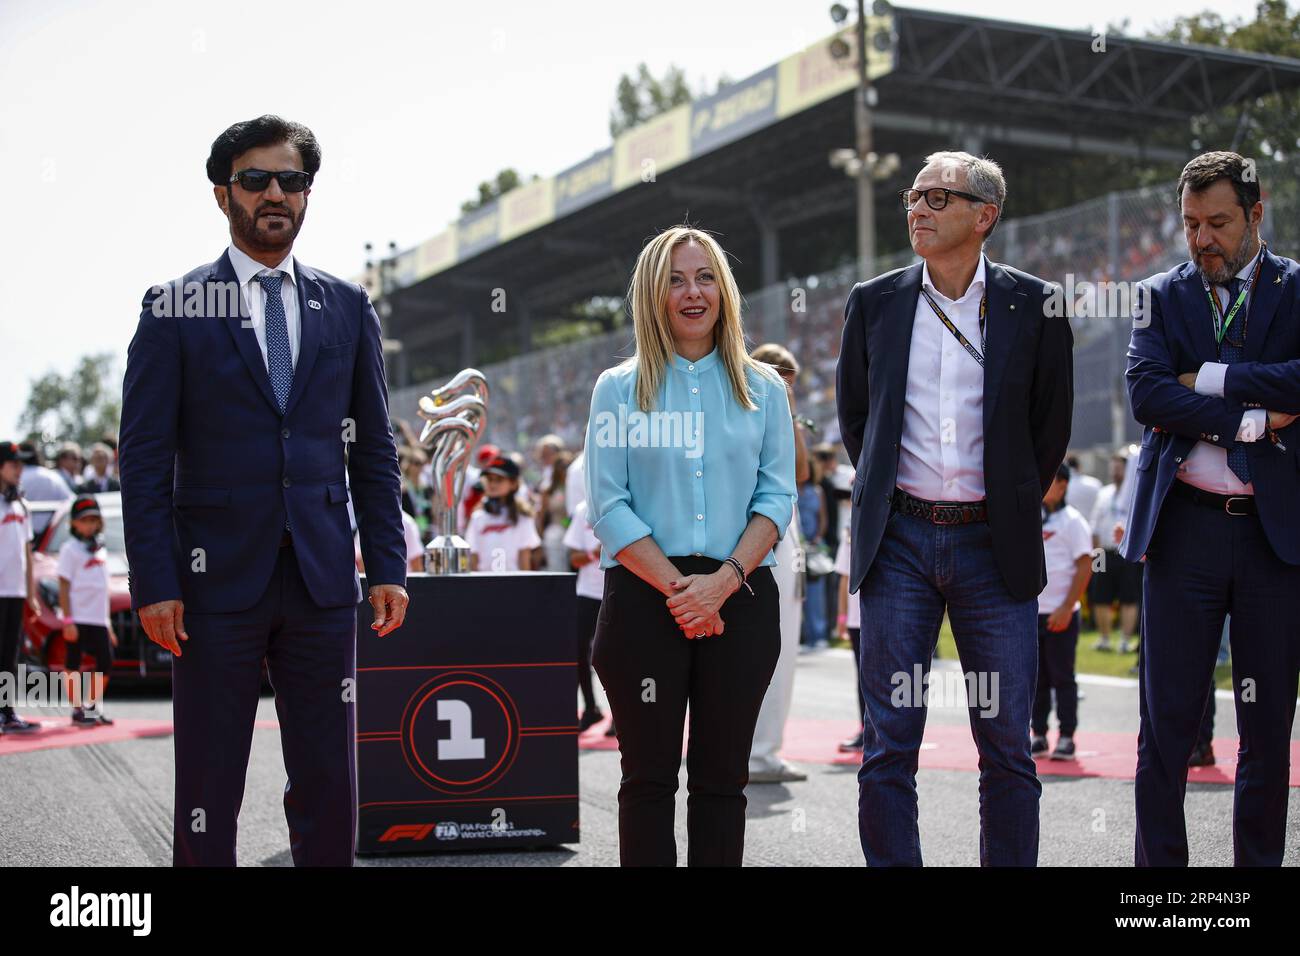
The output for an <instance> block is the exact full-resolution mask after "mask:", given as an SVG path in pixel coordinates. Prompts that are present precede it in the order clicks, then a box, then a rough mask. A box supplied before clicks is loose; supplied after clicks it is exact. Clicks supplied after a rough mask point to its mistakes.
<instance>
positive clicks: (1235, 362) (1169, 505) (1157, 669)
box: [1120, 152, 1300, 866]
mask: <svg viewBox="0 0 1300 956" xmlns="http://www.w3.org/2000/svg"><path fill="white" fill-rule="evenodd" d="M1178 197H1179V204H1180V207H1181V211H1182V219H1183V227H1184V232H1185V235H1186V239H1187V249H1188V252H1189V254H1190V255H1191V257H1192V258H1191V261H1189V262H1184V263H1183V264H1182V265H1180V266H1178V267H1176V268H1174V269H1171V270H1170V271H1169V272H1166V273H1164V274H1162V275H1158V276H1155V277H1153V278H1151V279H1149V280H1147V281H1146V282H1145V283H1144V284H1143V286H1142V287H1141V290H1140V301H1139V302H1138V307H1137V309H1136V311H1135V317H1134V323H1133V335H1132V339H1131V340H1130V344H1129V352H1128V389H1129V398H1130V399H1131V401H1132V404H1133V416H1134V417H1135V418H1136V419H1137V420H1138V421H1139V422H1141V423H1142V424H1143V425H1144V426H1145V428H1144V430H1143V434H1142V447H1141V450H1140V452H1139V454H1138V458H1137V463H1136V470H1137V483H1136V486H1135V491H1134V495H1133V503H1132V507H1131V511H1130V514H1129V520H1128V522H1127V524H1126V533H1125V536H1124V540H1123V541H1122V542H1121V543H1120V552H1121V554H1123V556H1124V557H1125V558H1127V559H1128V560H1130V561H1137V560H1140V559H1142V558H1143V556H1144V555H1145V558H1146V562H1145V573H1144V576H1143V592H1142V596H1143V606H1142V647H1141V652H1140V654H1139V658H1140V661H1139V665H1140V675H1141V676H1140V679H1139V685H1140V691H1139V692H1140V695H1141V706H1140V712H1141V729H1140V733H1139V736H1138V766H1137V777H1136V780H1135V782H1134V799H1135V802H1136V804H1137V843H1136V862H1137V863H1138V865H1140V866H1142V865H1147V866H1186V865H1187V859H1188V853H1187V828H1186V824H1185V821H1184V818H1183V797H1184V794H1185V793H1186V790H1187V761H1188V758H1189V757H1190V756H1191V754H1192V750H1193V747H1194V746H1195V744H1196V736H1197V728H1198V726H1199V725H1200V723H1201V718H1202V715H1203V712H1204V711H1205V705H1206V700H1207V699H1208V695H1209V693H1210V691H1211V687H1212V681H1213V675H1214V664H1215V657H1216V655H1217V653H1218V649H1219V642H1220V638H1221V635H1222V633H1223V620H1224V616H1225V615H1226V614H1231V616H1232V622H1231V625H1230V640H1231V642H1232V673H1233V691H1234V695H1235V697H1236V702H1237V703H1236V706H1237V726H1238V729H1239V732H1240V735H1241V743H1240V746H1239V749H1238V753H1237V784H1236V795H1235V801H1234V810H1233V827H1232V832H1233V856H1234V859H1235V860H1236V862H1237V864H1238V865H1254V866H1259V865H1271V866H1278V865H1280V864H1281V862H1282V854H1283V849H1284V846H1285V841H1286V813H1287V799H1288V788H1287V787H1288V776H1289V773H1288V768H1289V763H1290V743H1291V741H1290V736H1291V725H1292V722H1293V720H1294V718H1295V707H1296V682H1297V679H1300V625H1297V617H1298V616H1300V427H1296V426H1295V425H1294V422H1295V420H1296V415H1297V413H1300V266H1297V264H1296V263H1295V262H1294V261H1293V260H1291V259H1284V258H1282V257H1280V256H1277V255H1274V254H1273V253H1272V252H1270V251H1268V249H1267V248H1266V247H1265V246H1264V245H1263V244H1262V243H1261V242H1260V237H1259V226H1260V221H1261V219H1262V217H1263V214H1264V205H1263V203H1262V202H1260V184H1259V181H1258V179H1257V178H1256V176H1255V175H1254V166H1253V164H1250V163H1248V162H1247V161H1246V160H1245V159H1243V158H1242V157H1241V156H1238V155H1237V154H1236V153H1229V152H1210V153H1204V154H1202V155H1200V156H1198V157H1196V158H1195V159H1193V160H1192V161H1191V162H1190V163H1188V164H1187V166H1186V167H1185V168H1184V169H1183V173H1182V176H1181V177H1180V179H1179V181H1178Z"/></svg>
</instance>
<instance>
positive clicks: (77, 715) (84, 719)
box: [72, 707, 99, 727]
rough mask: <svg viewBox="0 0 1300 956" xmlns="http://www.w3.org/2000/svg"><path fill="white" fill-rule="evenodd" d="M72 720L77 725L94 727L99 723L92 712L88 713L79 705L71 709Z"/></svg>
mask: <svg viewBox="0 0 1300 956" xmlns="http://www.w3.org/2000/svg"><path fill="white" fill-rule="evenodd" d="M72 722H73V723H74V724H76V725H77V726H78V727H94V726H96V725H97V724H98V723H99V721H98V720H96V719H95V715H94V714H88V713H86V712H85V711H84V710H82V709H81V708H80V707H74V708H73V709H72Z"/></svg>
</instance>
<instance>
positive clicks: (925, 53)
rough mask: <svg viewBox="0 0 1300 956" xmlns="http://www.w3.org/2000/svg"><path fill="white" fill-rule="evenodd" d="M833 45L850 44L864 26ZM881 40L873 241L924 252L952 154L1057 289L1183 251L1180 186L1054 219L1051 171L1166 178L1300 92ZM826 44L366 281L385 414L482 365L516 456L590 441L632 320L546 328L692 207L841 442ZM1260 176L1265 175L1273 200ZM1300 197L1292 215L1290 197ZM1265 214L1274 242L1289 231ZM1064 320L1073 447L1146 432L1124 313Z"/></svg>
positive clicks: (927, 32) (1075, 37)
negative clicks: (906, 203) (933, 157)
mask: <svg viewBox="0 0 1300 956" xmlns="http://www.w3.org/2000/svg"><path fill="white" fill-rule="evenodd" d="M840 35H841V36H843V38H844V39H845V40H847V41H848V42H850V43H852V42H853V38H854V35H853V31H852V29H851V28H849V29H848V30H846V31H844V32H843V33H841V34H840ZM868 37H869V42H870V43H871V45H870V47H869V56H868V62H869V74H870V76H871V78H872V83H873V86H874V88H875V89H876V91H877V94H878V102H877V106H876V108H875V109H874V110H873V125H874V129H875V145H876V149H877V150H878V151H880V152H893V153H897V154H898V156H899V157H900V160H901V166H900V169H899V171H898V172H897V173H896V174H894V175H893V176H891V177H887V178H885V179H883V180H881V181H880V182H879V183H878V184H877V187H876V200H877V208H878V210H879V212H878V215H877V246H878V248H882V249H895V250H899V249H901V250H902V251H900V252H898V253H896V254H894V255H892V256H890V255H885V256H881V257H879V258H878V261H877V263H876V271H878V272H879V271H884V270H886V269H888V268H893V267H896V266H898V265H903V264H906V263H907V262H909V261H911V254H910V250H908V249H906V235H905V230H904V226H903V216H902V214H901V211H897V212H896V206H897V199H896V194H897V191H898V190H899V189H901V188H903V187H904V186H906V185H909V184H910V182H911V178H912V176H913V175H914V172H915V169H916V168H917V167H918V166H919V164H920V160H921V157H923V156H924V155H925V154H926V153H928V152H931V151H933V150H935V149H941V148H953V147H956V148H963V149H967V150H969V151H971V152H980V153H985V152H986V153H988V154H990V155H992V156H993V157H994V158H996V159H997V160H998V161H999V162H1000V163H1001V164H1002V165H1003V167H1004V169H1005V170H1006V173H1007V177H1008V182H1009V185H1010V198H1009V201H1008V209H1007V220H1006V221H1005V222H1004V223H1003V224H1002V225H1001V226H1000V227H999V229H998V232H997V233H996V234H995V236H994V238H993V241H992V242H991V243H990V250H989V252H990V255H992V256H993V257H994V258H995V259H1003V260H1005V261H1009V262H1012V263H1014V264H1015V265H1017V266H1018V267H1020V268H1024V269H1027V270H1029V271H1032V272H1035V273H1036V274H1039V275H1042V276H1043V277H1045V278H1048V279H1052V280H1054V281H1060V282H1065V281H1066V278H1067V275H1068V274H1073V276H1074V277H1075V278H1076V279H1088V280H1090V281H1097V280H1100V279H1106V280H1121V279H1126V280H1132V279H1140V278H1145V277H1146V276H1148V275H1150V274H1152V273H1153V272H1156V271H1160V270H1162V269H1166V268H1169V267H1170V266H1171V265H1173V264H1174V263H1176V262H1178V261H1181V260H1182V259H1184V258H1186V256H1185V249H1184V248H1183V246H1182V238H1181V231H1180V229H1179V223H1178V218H1177V211H1176V209H1175V208H1174V206H1173V204H1172V191H1171V189H1168V188H1166V189H1159V190H1145V191H1143V190H1137V191H1127V192H1119V191H1116V192H1113V193H1111V194H1108V195H1107V196H1104V197H1101V198H1096V199H1091V200H1089V201H1087V202H1082V203H1080V204H1078V205H1075V206H1071V207H1070V208H1068V209H1059V210H1047V209H1045V208H1044V205H1045V200H1044V199H1043V197H1042V195H1041V193H1042V192H1043V191H1042V190H1041V188H1040V187H1041V184H1042V183H1043V182H1044V180H1045V174H1044V170H1050V171H1051V174H1050V175H1052V176H1055V177H1059V176H1062V175H1068V170H1069V169H1070V164H1071V163H1072V162H1074V161H1077V160H1078V159H1079V158H1080V157H1093V158H1095V160H1096V162H1098V163H1107V162H1111V161H1112V160H1113V159H1115V158H1120V159H1122V160H1124V162H1125V166H1124V167H1123V168H1124V169H1126V170H1129V171H1131V170H1132V169H1133V168H1134V167H1135V166H1136V167H1138V168H1143V169H1148V170H1151V171H1153V172H1155V173H1158V174H1160V175H1163V176H1167V177H1170V179H1171V181H1172V178H1173V177H1174V176H1176V172H1177V170H1178V168H1179V167H1180V166H1181V165H1182V163H1184V162H1185V161H1186V160H1187V159H1188V158H1190V156H1191V155H1192V154H1193V153H1194V152H1195V150H1193V149H1192V148H1191V147H1190V145H1189V144H1190V141H1191V139H1192V137H1191V135H1190V132H1189V130H1190V124H1191V123H1192V121H1193V119H1194V118H1195V117H1197V116H1200V115H1203V114H1205V113H1208V112H1211V111H1214V110H1218V109H1221V108H1224V107H1228V106H1232V105H1233V104H1238V103H1248V102H1250V101H1252V100H1253V99H1254V98H1256V97H1258V96H1261V95H1264V94H1267V93H1271V92H1275V91H1278V90H1283V89H1290V88H1295V87H1297V86H1300V61H1295V60H1289V59H1285V58H1280V57H1270V56H1262V55H1254V54H1245V53H1239V52H1235V51H1228V50H1223V49H1219V48H1209V47H1196V46H1188V45H1179V44H1171V43H1159V42H1153V41H1146V40H1134V39H1129V38H1124V37H1115V36H1112V37H1108V38H1107V52H1105V53H1104V54H1102V53H1096V52H1094V49H1093V47H1094V37H1093V36H1092V35H1091V34H1088V33H1083V32H1077V31H1067V30H1058V29H1052V28H1046V27H1040V26H1034V25H1028V24H1018V23H1007V22H1003V21H995V20H988V19H982V18H977V17H968V16H960V15H953V14H943V13H933V12H929V11H922V10H914V9H904V8H893V9H891V10H889V11H888V12H887V13H886V14H885V15H883V16H875V17H872V18H870V22H869V25H868ZM829 39H830V38H829V37H828V38H827V40H826V41H822V42H819V43H817V44H813V45H812V46H810V47H808V48H807V49H805V50H802V51H799V52H797V53H795V54H792V55H791V56H789V57H787V58H785V59H784V60H782V61H781V62H780V63H777V64H773V65H772V66H770V67H768V68H766V69H764V70H762V71H760V72H758V73H756V74H754V75H753V76H751V77H748V78H746V79H743V80H740V81H738V82H736V83H734V84H731V85H729V86H726V87H724V88H722V89H721V90H719V91H718V92H717V93H716V94H715V95H713V96H710V97H707V98H704V99H701V100H697V101H695V102H693V103H690V104H687V105H684V106H681V107H677V108H676V109H674V110H672V111H670V112H668V113H666V114H663V115H661V116H659V117H656V118H654V119H652V120H650V121H648V122H647V123H645V124H642V125H641V126H638V127H635V128H634V129H632V130H629V131H628V132H626V133H624V134H623V135H622V136H620V137H618V138H617V139H616V141H615V142H614V143H613V144H612V145H611V146H610V147H609V148H607V149H605V150H602V151H601V152H598V153H596V154H595V155H593V156H591V157H589V158H587V159H585V160H583V161H582V162H580V163H577V164H575V165H574V166H572V167H570V168H569V169H566V170H564V171H562V172H560V173H559V174H557V175H555V176H553V177H547V178H545V179H541V180H538V181H536V182H533V183H529V184H527V185H524V186H521V187H519V188H518V189H516V190H513V191H512V192H510V193H507V194H506V195H505V196H503V197H502V198H501V199H499V200H498V201H496V202H494V203H492V204H490V205H489V206H487V207H485V208H483V209H481V210H478V211H476V212H474V213H472V214H470V215H467V216H465V217H464V218H462V219H461V220H459V221H458V222H456V223H454V224H452V225H451V226H449V227H448V228H447V229H445V230H443V231H442V232H440V233H438V234H437V235H435V236H433V237H431V238H430V239H428V240H426V241H425V242H423V243H420V244H419V245H417V246H416V247H414V248H412V249H408V250H404V251H402V252H400V253H398V254H397V255H395V256H393V257H392V258H391V259H389V260H387V261H385V262H384V263H381V264H378V265H376V267H375V268H374V269H372V270H370V272H369V273H368V274H367V275H366V276H365V277H364V279H365V281H366V282H367V284H368V286H369V287H370V289H371V291H372V294H373V295H375V297H376V299H377V300H378V301H379V303H380V312H381V315H382V316H383V321H384V324H385V329H384V331H385V337H386V338H387V339H388V340H389V341H390V343H393V344H394V345H396V344H398V343H400V348H397V349H395V350H394V351H393V352H392V353H391V354H390V356H389V377H390V389H391V395H392V401H391V406H392V411H393V414H394V416H395V417H404V418H410V417H413V415H414V408H415V400H416V398H417V397H418V396H419V395H420V394H422V393H424V392H425V391H427V390H428V389H429V388H431V387H433V386H435V385H437V384H440V383H441V381H444V380H445V379H446V378H447V377H448V376H450V375H451V374H453V373H454V372H455V371H456V370H458V369H460V368H463V367H465V366H469V365H475V366H477V367H479V368H480V369H482V370H483V371H484V372H485V373H486V374H487V376H488V378H489V381H490V382H491V384H492V388H493V393H492V411H491V415H490V421H491V424H490V426H489V437H490V438H491V439H492V440H494V441H496V442H498V443H503V444H505V445H507V446H509V447H516V448H519V447H526V446H527V445H528V444H529V443H530V442H531V440H532V439H533V438H535V437H536V436H538V435H541V434H544V433H546V432H556V433H558V434H560V435H562V436H563V437H565V438H566V440H568V441H570V442H571V443H579V442H580V441H581V436H582V432H583V429H584V427H585V419H586V413H587V404H588V402H589V399H590V394H591V386H592V384H593V382H594V380H595V377H596V375H597V374H598V373H599V372H600V370H601V369H603V368H606V367H608V366H609V365H612V364H614V363H615V362H616V361H618V358H619V357H620V356H623V355H626V354H628V351H629V350H630V347H631V341H630V337H631V330H630V327H628V326H622V327H617V326H613V325H611V326H609V327H608V328H607V331H605V333H604V334H601V335H596V336H592V337H590V338H586V339H583V340H581V341H578V342H575V343H571V344H569V345H565V346H562V347H558V348H554V349H548V350H546V351H544V352H539V351H536V350H535V349H534V348H533V339H534V337H535V336H538V335H539V334H540V333H541V332H542V331H543V330H544V329H545V328H546V327H547V326H548V324H549V323H551V322H553V321H556V320H557V319H560V318H562V317H565V316H566V315H567V314H568V310H569V309H570V308H571V307H572V306H574V305H575V304H578V303H582V302H585V301H588V300H590V299H592V298H593V297H601V296H607V297H616V298H617V297H621V295H622V294H623V292H624V290H625V288H626V284H627V281H628V277H629V274H630V270H631V265H632V262H633V261H634V259H635V257H636V254H637V252H638V251H639V249H640V247H641V245H642V243H643V242H644V240H645V238H647V237H648V236H649V235H651V234H653V233H654V232H655V231H657V230H658V229H660V228H662V227H664V226H667V225H671V224H673V223H675V222H679V221H682V220H683V219H685V218H687V217H689V218H690V220H691V221H692V222H694V223H696V224H698V225H700V226H702V227H704V228H707V229H710V230H712V231H714V232H716V233H718V234H719V235H720V238H721V240H722V242H723V245H724V247H725V248H727V250H728V251H729V252H730V253H731V254H732V255H733V256H734V257H735V263H734V265H735V270H736V277H737V280H738V282H739V283H740V285H741V288H742V290H743V291H744V292H745V293H746V300H747V303H748V311H747V314H746V318H745V321H746V326H747V329H748V330H749V331H750V334H751V336H752V337H753V339H754V340H755V341H761V340H778V341H783V342H785V343H787V344H788V345H790V347H791V348H792V349H793V350H794V351H795V354H796V355H798V356H799V358H800V360H801V362H802V363H803V365H804V368H805V372H804V379H803V381H802V382H801V383H800V384H801V396H802V397H801V408H800V410H801V412H803V413H805V414H809V415H810V416H811V417H813V418H814V419H815V420H816V421H818V422H820V423H821V424H822V426H823V429H824V431H825V437H826V438H828V439H834V438H836V437H837V435H836V434H835V427H834V395H833V373H834V365H835V358H836V354H837V351H838V341H839V326H840V322H841V316H842V310H843V304H844V298H845V295H846V294H847V291H848V289H849V288H850V287H851V285H852V283H853V282H854V281H856V280H857V279H858V278H860V277H858V276H856V275H854V274H853V270H852V266H851V265H850V264H849V263H851V260H852V259H853V257H854V253H855V249H854V244H855V238H854V237H855V221H856V220H855V208H854V203H855V195H856V190H855V186H854V183H853V181H852V180H850V179H849V178H848V177H846V176H845V175H844V174H843V173H842V172H840V171H838V170H836V169H834V168H832V167H831V165H830V163H829V162H828V156H829V154H830V153H831V151H832V150H835V149H840V148H843V147H845V146H848V145H850V144H851V143H852V142H853V141H854V133H853V99H852V98H853V90H854V89H855V83H856V77H855V74H854V70H853V68H852V64H853V62H854V56H850V57H848V58H847V59H846V60H844V61H837V60H835V59H833V58H832V57H831V56H830V55H829V52H828V43H829ZM1279 172H1280V171H1279ZM1269 176H1270V171H1268V170H1264V169H1261V178H1262V180H1263V182H1264V184H1265V187H1266V199H1267V187H1268V185H1269V182H1270V178H1269ZM1078 198H1079V199H1084V198H1085V197H1083V196H1080V197H1078ZM1288 208H1289V209H1290V216H1291V218H1292V219H1294V218H1296V213H1297V212H1300V207H1297V206H1295V205H1290V206H1289V207H1288ZM1270 211H1271V212H1273V213H1274V217H1273V222H1272V223H1266V229H1265V232H1266V234H1269V230H1268V226H1270V225H1274V226H1276V225H1278V224H1281V223H1282V222H1285V221H1287V220H1286V218H1285V217H1279V216H1277V210H1270ZM796 289H798V290H802V291H801V292H800V294H799V295H792V294H791V293H792V291H793V290H796ZM503 294H504V300H505V302H506V308H505V311H500V302H501V298H502V295H503ZM797 304H802V305H803V306H804V310H803V311H795V307H796V305H797ZM1074 321H1075V331H1076V344H1077V348H1076V392H1077V394H1076V415H1075V429H1074V444H1075V445H1076V446H1079V447H1087V446H1093V445H1096V446H1099V447H1100V446H1113V445H1114V444H1115V443H1117V442H1119V441H1122V440H1126V439H1129V438H1131V437H1132V436H1133V435H1134V434H1135V433H1136V429H1135V426H1134V424H1133V423H1132V422H1131V421H1130V420H1129V418H1128V415H1127V403H1126V401H1125V399H1124V395H1123V391H1122V388H1123V382H1122V370H1123V352H1124V343H1125V342H1126V341H1127V321H1126V317H1118V318H1115V317H1110V318H1104V317H1103V318H1090V319H1086V320H1080V319H1077V318H1076V319H1075V320H1074Z"/></svg>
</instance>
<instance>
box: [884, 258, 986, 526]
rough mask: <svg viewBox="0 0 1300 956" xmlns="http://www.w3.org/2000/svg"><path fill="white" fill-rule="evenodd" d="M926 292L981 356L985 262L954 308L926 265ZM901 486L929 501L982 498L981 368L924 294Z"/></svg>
mask: <svg viewBox="0 0 1300 956" xmlns="http://www.w3.org/2000/svg"><path fill="white" fill-rule="evenodd" d="M921 288H922V289H925V290H926V291H928V292H929V293H930V294H931V295H932V296H934V300H935V302H936V303H938V306H939V308H941V309H942V310H943V312H944V314H945V315H946V316H948V318H949V320H950V321H951V322H952V324H953V325H955V326H957V328H958V329H960V330H961V333H962V334H963V335H965V336H966V338H967V339H968V340H969V341H970V343H971V344H972V345H974V346H975V347H976V348H978V349H980V352H981V353H983V351H984V350H983V348H982V347H981V345H980V321H979V313H980V299H981V298H982V297H983V296H984V257H983V256H982V255H981V256H980V261H979V265H978V266H977V267H976V269H975V276H974V278H972V279H971V283H970V285H969V286H968V287H967V289H966V291H965V293H963V294H962V296H961V298H959V299H957V300H956V301H955V302H954V301H953V300H952V299H949V298H948V297H946V296H945V295H944V294H943V293H942V292H940V291H939V290H938V289H936V288H935V287H934V284H933V283H932V282H931V281H930V267H929V265H928V264H927V265H924V266H923V267H922V269H921ZM897 484H898V487H900V488H902V489H903V490H904V491H906V492H907V493H908V494H910V495H915V496H916V497H917V498H924V499H925V500H927V501H979V500H981V499H982V498H983V497H984V369H983V367H982V366H980V364H979V363H978V362H976V361H975V359H974V358H973V357H972V356H971V355H970V354H968V353H967V351H966V350H965V349H964V348H962V346H961V344H960V343H959V342H958V341H957V339H956V337H955V336H954V335H953V334H952V333H951V332H949V331H948V329H947V327H946V326H945V325H944V324H943V322H941V321H940V320H939V317H938V316H937V315H935V314H934V310H933V309H931V308H930V303H929V302H927V301H926V298H925V296H924V295H918V296H917V298H916V321H915V324H914V325H913V326H912V345H911V350H910V352H909V358H908V363H907V398H906V404H905V405H904V407H903V439H902V442H901V447H900V449H899V455H898V478H897Z"/></svg>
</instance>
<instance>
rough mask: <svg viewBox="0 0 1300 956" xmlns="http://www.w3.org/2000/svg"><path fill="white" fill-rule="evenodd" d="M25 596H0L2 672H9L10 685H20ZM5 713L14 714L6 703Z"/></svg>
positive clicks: (0, 663) (0, 656)
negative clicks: (20, 654) (19, 656)
mask: <svg viewBox="0 0 1300 956" xmlns="http://www.w3.org/2000/svg"><path fill="white" fill-rule="evenodd" d="M26 603H27V600H26V599H25V598H20V597H0V674H8V675H9V678H10V681H11V683H10V686H11V687H15V688H16V687H18V686H20V684H19V681H18V649H19V647H20V646H21V645H22V640H23V605H24V604H26ZM0 710H3V712H4V713H6V714H8V715H10V716H13V712H14V709H13V707H12V706H9V705H7V704H6V705H5V706H4V707H3V708H0Z"/></svg>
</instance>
